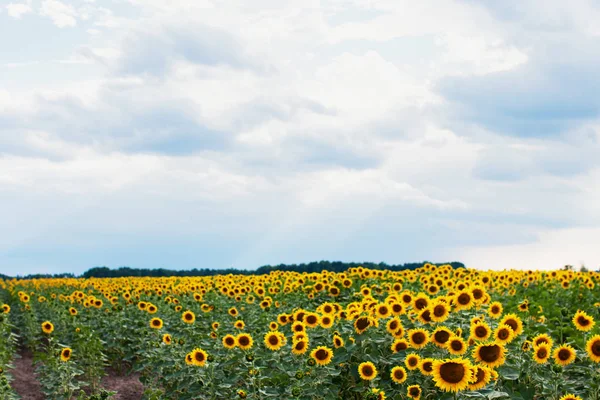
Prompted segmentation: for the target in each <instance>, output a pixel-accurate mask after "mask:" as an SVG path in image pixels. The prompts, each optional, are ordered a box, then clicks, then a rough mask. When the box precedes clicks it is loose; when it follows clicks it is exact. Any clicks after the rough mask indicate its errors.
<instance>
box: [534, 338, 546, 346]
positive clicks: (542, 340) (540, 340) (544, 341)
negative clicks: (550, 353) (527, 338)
mask: <svg viewBox="0 0 600 400" xmlns="http://www.w3.org/2000/svg"><path fill="white" fill-rule="evenodd" d="M542 343H548V340H547V339H546V338H539V339H538V340H536V341H535V345H536V346H539V345H540V344H542Z"/></svg>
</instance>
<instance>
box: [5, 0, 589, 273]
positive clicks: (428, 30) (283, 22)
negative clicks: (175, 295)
mask: <svg viewBox="0 0 600 400" xmlns="http://www.w3.org/2000/svg"><path fill="white" fill-rule="evenodd" d="M299 4H301V5H302V7H298V5H299ZM599 20H600V6H599V5H598V3H597V2H594V1H592V0H588V1H585V0H573V1H570V2H564V1H561V0H548V1H544V2H541V1H531V0H519V1H501V2H500V1H491V0H482V1H475V0H463V1H447V0H431V1H429V0H423V1H418V2H415V1H412V0H411V1H401V0H381V1H377V0H304V1H302V2H298V1H288V0H253V1H250V2H248V1H242V0H222V1H221V0H169V1H165V0H0V49H2V51H0V221H1V222H0V224H1V229H0V271H1V272H4V273H9V274H17V273H19V274H25V273H34V272H52V273H54V272H62V271H70V272H82V271H84V270H86V269H88V268H90V267H93V266H97V265H106V266H110V267H118V266H121V265H129V266H132V267H168V268H193V267H213V268H221V267H230V266H234V267H237V268H254V267H257V266H260V265H263V264H276V263H281V262H289V263H293V262H295V263H299V262H306V261H312V260H322V259H329V260H344V261H367V260H369V261H375V262H379V261H385V262H388V263H401V262H413V261H422V260H431V261H453V260H458V261H463V262H465V263H466V264H467V266H469V267H476V268H558V267H561V266H562V265H564V264H566V263H570V264H574V265H576V266H579V265H581V264H582V263H583V264H585V265H587V266H589V267H594V268H597V267H598V266H600V252H598V240H599V238H600V157H599V155H600V118H599V113H600V96H599V95H598V93H599V92H600V76H599V74H598V72H597V71H598V70H600V44H599V43H600V25H598V23H597V21H599Z"/></svg>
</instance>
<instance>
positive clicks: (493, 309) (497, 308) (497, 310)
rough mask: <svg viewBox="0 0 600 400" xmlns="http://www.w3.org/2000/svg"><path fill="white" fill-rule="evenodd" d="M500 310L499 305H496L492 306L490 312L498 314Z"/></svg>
mask: <svg viewBox="0 0 600 400" xmlns="http://www.w3.org/2000/svg"><path fill="white" fill-rule="evenodd" d="M499 312H500V307H498V306H493V307H492V313H493V314H498V313H499Z"/></svg>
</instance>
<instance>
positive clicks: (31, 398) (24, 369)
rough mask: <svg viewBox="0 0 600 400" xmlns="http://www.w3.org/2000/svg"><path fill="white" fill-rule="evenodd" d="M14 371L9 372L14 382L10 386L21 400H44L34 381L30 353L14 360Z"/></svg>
mask: <svg viewBox="0 0 600 400" xmlns="http://www.w3.org/2000/svg"><path fill="white" fill-rule="evenodd" d="M13 363H14V365H15V369H14V370H12V371H10V373H11V375H12V376H13V378H14V380H13V381H12V383H11V386H12V387H13V389H15V391H16V392H17V394H18V395H19V396H21V399H22V400H44V394H43V393H42V389H41V386H40V383H39V382H38V380H37V379H36V376H35V369H34V368H33V358H32V357H31V354H30V353H22V354H21V357H19V358H16V359H15V360H14V362H13Z"/></svg>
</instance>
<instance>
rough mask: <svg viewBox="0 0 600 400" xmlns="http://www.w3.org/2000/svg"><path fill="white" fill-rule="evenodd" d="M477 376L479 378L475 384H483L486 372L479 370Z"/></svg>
mask: <svg viewBox="0 0 600 400" xmlns="http://www.w3.org/2000/svg"><path fill="white" fill-rule="evenodd" d="M476 376H477V380H476V381H475V383H474V384H478V383H480V382H482V381H483V380H484V378H485V372H484V371H483V369H481V368H477V374H476Z"/></svg>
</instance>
